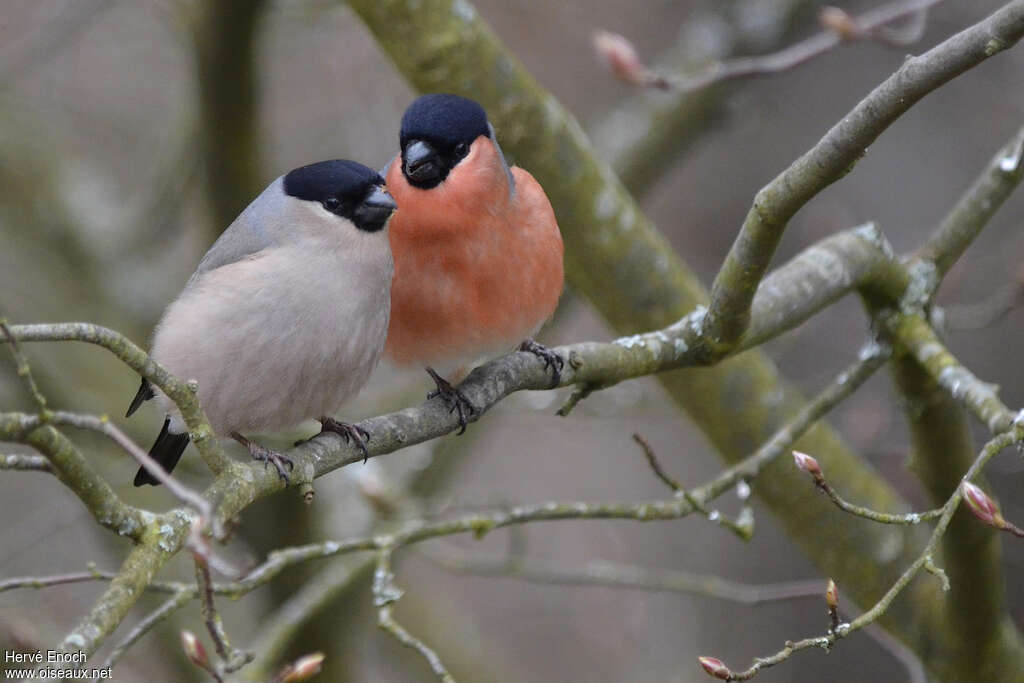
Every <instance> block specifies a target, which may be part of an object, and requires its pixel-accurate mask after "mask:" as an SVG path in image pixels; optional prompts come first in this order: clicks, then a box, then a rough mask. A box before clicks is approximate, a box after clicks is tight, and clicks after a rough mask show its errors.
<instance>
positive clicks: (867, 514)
mask: <svg viewBox="0 0 1024 683" xmlns="http://www.w3.org/2000/svg"><path fill="white" fill-rule="evenodd" d="M793 458H794V459H795V460H796V463H797V467H799V468H800V469H802V470H804V471H805V472H807V473H808V474H810V475H811V477H813V478H814V485H815V486H817V487H818V490H819V491H821V492H822V493H824V494H825V495H826V496H828V498H829V500H831V501H832V502H833V503H835V505H836V507H837V508H839V509H840V510H842V511H843V512H849V513H850V514H851V515H854V516H856V517H863V518H864V519H870V520H871V521H872V522H879V523H881V524H920V523H921V522H930V521H931V520H933V519H938V518H939V517H940V516H941V515H942V512H943V509H942V508H936V509H935V510H927V511H925V512H907V513H901V514H894V513H889V512H878V511H877V510H872V509H871V508H867V507H863V506H861V505H854V504H853V503H850V502H848V501H846V500H844V499H843V498H842V496H840V495H839V494H838V493H837V492H836V490H835V489H834V488H832V485H831V484H829V483H828V481H826V479H825V475H824V473H823V472H822V471H821V468H820V467H819V466H818V462H817V460H815V459H814V458H813V457H812V456H810V455H807V454H806V453H800V452H798V451H793Z"/></svg>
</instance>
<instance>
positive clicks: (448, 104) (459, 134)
mask: <svg viewBox="0 0 1024 683" xmlns="http://www.w3.org/2000/svg"><path fill="white" fill-rule="evenodd" d="M481 135H486V136H487V137H490V130H489V128H488V126H487V112H485V111H484V108H483V107H481V106H480V105H479V104H478V103H476V102H474V101H473V100H470V99H467V98H465V97H459V96H458V95H446V94H442V93H436V94H433V95H423V96H422V97H418V98H417V99H416V100H415V101H414V102H413V103H412V104H410V105H409V108H408V109H406V110H405V114H403V115H402V131H401V137H400V140H399V141H400V143H401V145H402V148H403V149H404V148H405V146H406V144H407V143H408V142H409V141H410V140H425V141H426V142H429V143H431V144H432V145H434V146H435V147H445V146H452V147H454V146H455V145H457V144H458V143H460V142H469V143H471V142H473V140H476V139H477V138H478V137H479V136H481Z"/></svg>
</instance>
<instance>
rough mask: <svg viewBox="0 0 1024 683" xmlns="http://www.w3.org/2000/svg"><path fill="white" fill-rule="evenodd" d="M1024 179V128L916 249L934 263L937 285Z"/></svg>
mask: <svg viewBox="0 0 1024 683" xmlns="http://www.w3.org/2000/svg"><path fill="white" fill-rule="evenodd" d="M1022 178H1024V127H1022V128H1020V129H1019V130H1018V131H1017V132H1016V134H1015V135H1014V136H1013V137H1012V138H1011V139H1010V140H1009V141H1008V142H1007V143H1006V144H1005V145H1004V146H1003V148H1002V149H1000V150H999V151H998V152H996V155H995V156H994V157H993V158H992V160H991V161H990V162H989V163H988V165H987V166H986V167H985V168H984V170H982V172H981V174H980V175H979V176H978V178H977V180H975V181H974V183H973V184H972V185H971V187H970V188H969V189H968V190H967V192H965V193H964V195H963V196H962V197H961V198H960V199H959V201H957V203H956V206H954V207H953V209H952V210H951V211H950V212H949V214H948V215H947V216H946V217H945V219H943V221H942V224H941V225H940V226H939V227H938V228H937V229H936V230H935V232H934V233H933V234H932V235H931V236H930V237H929V238H928V240H927V241H926V242H925V243H924V244H923V245H922V246H921V248H920V249H919V250H918V252H917V258H919V259H921V260H924V261H930V262H931V263H934V264H935V269H936V274H937V276H938V277H937V279H936V281H935V286H936V287H937V286H938V284H939V282H940V281H941V279H942V276H944V275H945V274H946V273H947V272H948V271H949V269H950V268H951V267H952V266H953V264H954V263H956V261H957V259H959V258H960V256H961V255H962V254H963V253H964V251H966V250H967V247H969V246H970V244H971V242H973V241H974V238H975V237H977V236H978V234H979V233H980V232H981V230H982V228H984V227H985V225H986V224H987V223H988V221H989V219H991V218H992V216H993V215H994V214H995V212H996V211H997V210H998V209H999V207H1001V206H1002V205H1003V202H1005V201H1006V199H1007V197H1009V196H1010V193H1012V192H1013V190H1014V189H1015V188H1016V187H1017V185H1019V184H1020V181H1021V179H1022Z"/></svg>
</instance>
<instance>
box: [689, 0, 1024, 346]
mask: <svg viewBox="0 0 1024 683" xmlns="http://www.w3.org/2000/svg"><path fill="white" fill-rule="evenodd" d="M1022 35H1024V2H1022V1H1021V0H1016V1H1015V2H1011V3H1009V4H1007V5H1006V6H1004V7H1003V8H1002V9H1000V10H997V11H996V12H995V13H994V14H992V15H991V16H989V17H988V18H986V19H984V20H982V21H981V22H979V23H977V24H975V25H974V26H972V27H970V28H968V29H965V30H964V31H961V32H960V33H958V34H956V35H955V36H953V37H951V38H949V39H947V40H946V41H944V42H943V43H941V44H939V45H937V46H935V47H934V48H932V49H931V50H929V51H928V52H926V53H925V54H923V55H921V56H920V57H912V58H909V59H907V60H906V61H905V62H904V63H903V65H902V66H901V67H900V68H899V70H897V71H896V73H895V74H893V75H892V76H891V77H889V78H888V79H887V80H886V81H884V82H883V83H882V84H881V85H879V86H878V87H877V88H875V89H874V90H873V91H872V92H871V93H870V94H869V95H868V96H867V97H865V98H864V99H863V100H862V101H861V102H860V103H859V104H858V105H857V106H856V107H854V108H853V110H852V111H851V112H850V113H849V114H847V115H846V116H845V117H843V119H842V120H841V121H840V122H839V123H837V124H836V125H835V126H834V127H833V128H832V129H831V130H830V131H829V132H828V133H826V134H825V136H824V137H823V138H822V139H821V140H820V141H819V142H818V143H817V144H816V145H815V146H814V147H813V148H811V149H810V150H809V151H808V152H806V153H805V154H804V155H803V156H802V157H800V158H799V159H797V160H796V161H795V162H794V163H793V164H792V165H790V167H789V168H787V169H786V170H785V171H783V172H782V173H781V174H780V175H779V176H778V177H776V178H775V179H774V180H773V181H772V182H771V183H769V184H768V185H766V186H765V187H764V188H762V189H761V190H760V191H759V192H758V193H757V196H756V197H755V199H754V205H753V207H752V208H751V209H750V212H749V213H748V214H747V217H746V219H745V220H744V222H743V227H742V228H741V230H740V234H739V235H738V236H737V238H736V241H735V242H734V243H733V246H732V249H731V250H730V251H729V255H728V256H727V257H726V260H725V262H724V263H723V265H722V268H721V270H720V271H719V272H718V275H717V276H716V277H715V282H714V285H713V287H712V291H711V304H710V307H709V312H708V319H707V332H708V334H709V335H710V336H711V337H712V338H713V339H714V340H715V344H716V345H718V346H723V347H725V348H728V347H730V346H732V345H734V344H735V343H736V341H737V340H738V339H739V338H740V337H741V335H742V334H743V333H744V331H745V330H746V329H747V327H748V326H749V324H750V307H751V301H752V300H753V297H754V292H755V291H756V290H757V286H758V284H759V283H760V281H761V279H762V277H763V276H764V272H765V270H766V269H767V267H768V264H769V263H770V262H771V259H772V256H773V255H774V253H775V249H776V247H777V246H778V243H779V240H780V239H781V238H782V234H783V232H784V231H785V229H786V225H787V224H788V222H789V219H790V218H791V217H792V216H793V214H795V213H796V212H797V211H798V210H799V209H800V208H801V207H802V206H803V205H804V204H806V203H807V202H808V201H809V200H810V199H811V198H812V197H814V196H815V195H817V194H818V193H819V192H820V191H821V190H823V189H824V188H826V187H827V186H829V185H831V184H832V183H834V182H835V181H837V180H839V179H840V178H841V177H842V176H843V175H845V174H846V173H848V172H849V171H850V168H851V167H852V166H853V165H854V164H856V163H857V161H858V160H859V159H860V158H861V157H862V156H863V155H864V150H866V149H867V148H868V147H869V146H870V145H871V143H872V142H874V141H875V139H877V138H878V136H879V135H881V134H882V132H883V131H884V130H885V129H886V128H888V127H889V125H890V124H892V123H893V122H894V121H895V120H896V119H897V118H899V117H900V116H901V115H902V114H903V113H904V112H905V111H907V110H908V109H909V108H910V107H911V106H913V105H914V104H915V103H916V102H917V101H918V100H920V99H921V98H923V97H924V96H925V95H927V94H928V93H930V92H931V91H932V90H934V89H936V88H938V87H939V86H941V85H943V84H945V83H947V82H948V81H950V80H952V79H953V78H955V77H956V76H958V75H960V74H961V73H963V72H964V71H966V70H967V69H969V68H971V67H972V66H975V65H977V64H979V63H981V62H982V61H984V60H985V59H988V58H989V57H991V56H993V55H995V54H998V53H999V52H1002V51H1003V50H1005V49H1006V48H1008V47H1010V46H1012V45H1013V44H1015V43H1016V42H1017V41H1018V40H1019V39H1020V38H1021V36H1022Z"/></svg>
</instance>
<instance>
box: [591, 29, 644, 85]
mask: <svg viewBox="0 0 1024 683" xmlns="http://www.w3.org/2000/svg"><path fill="white" fill-rule="evenodd" d="M591 42H592V43H593V45H594V51H595V52H596V53H597V57H598V59H600V60H601V61H602V62H603V63H604V64H605V65H607V67H608V68H609V69H610V70H611V72H612V74H613V75H614V76H615V77H616V78H618V79H619V80H620V81H625V82H626V83H632V84H633V85H645V84H647V83H649V82H650V81H651V73H650V70H649V69H648V68H647V67H646V66H645V65H644V63H643V62H642V61H640V57H639V56H638V55H637V53H636V49H635V48H634V47H633V43H631V42H629V40H628V39H627V38H626V37H625V36H622V35H619V34H618V33H611V32H609V31H600V30H599V31H594V35H593V36H592V37H591Z"/></svg>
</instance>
